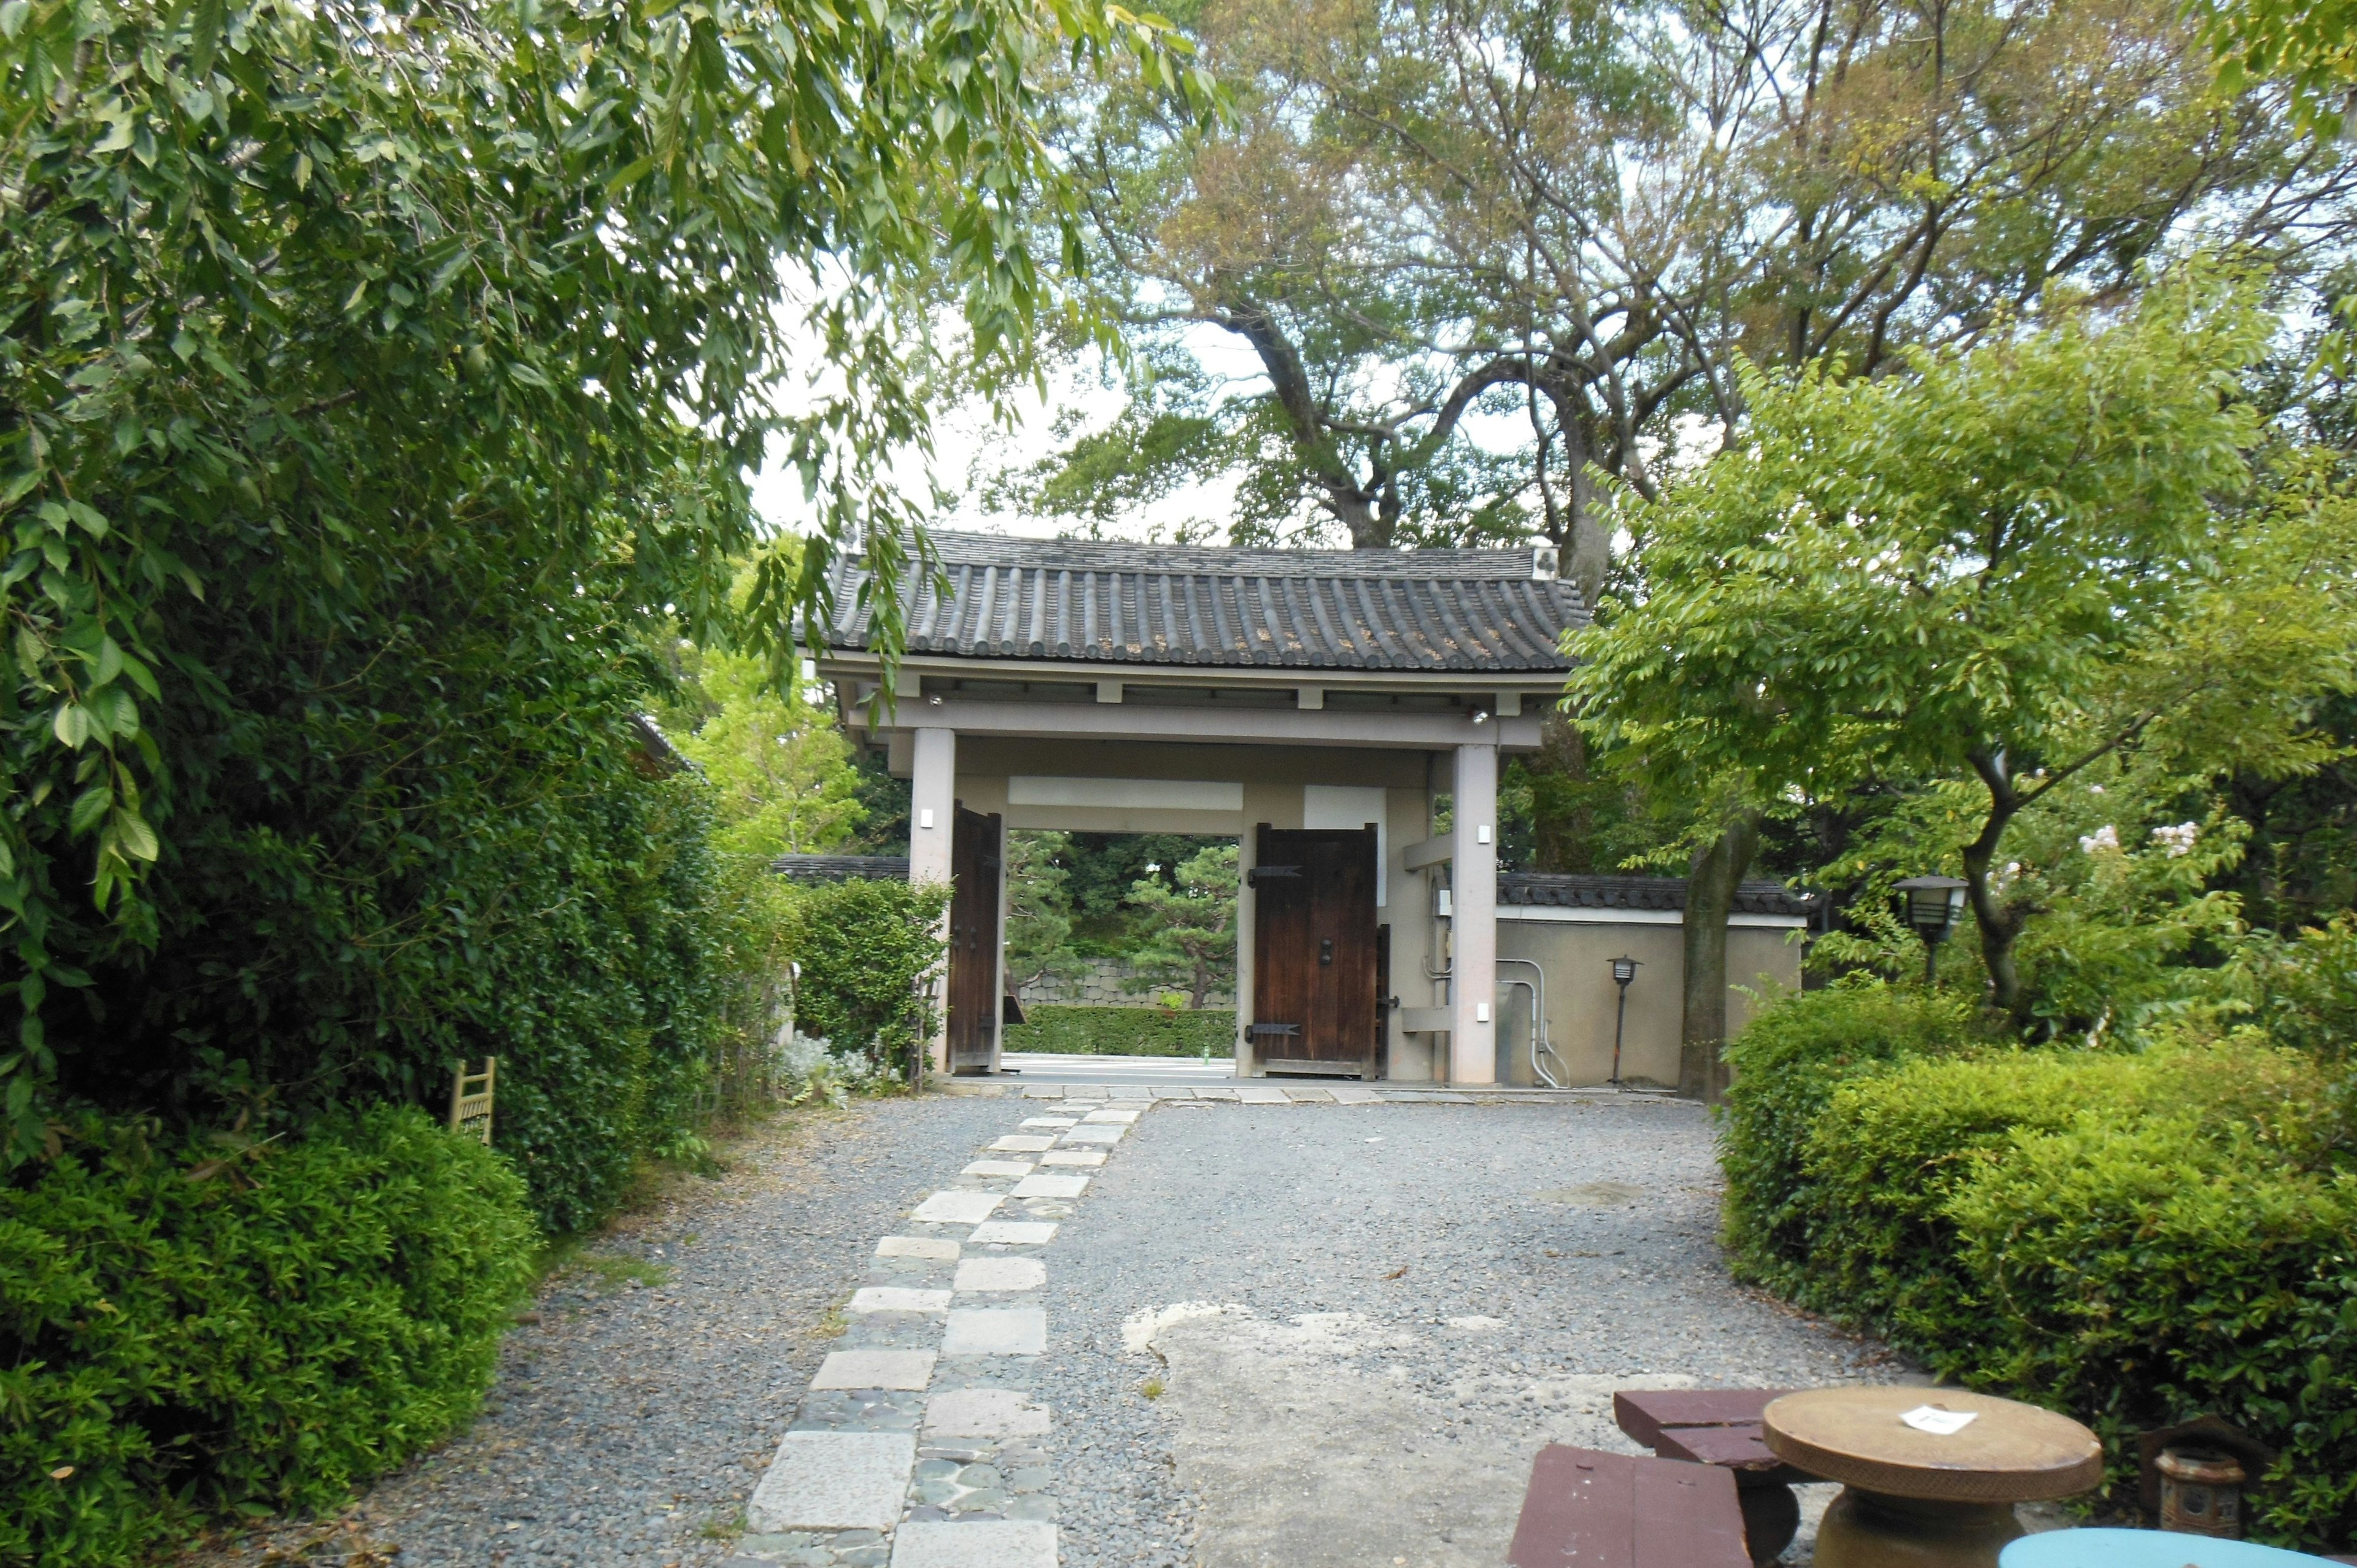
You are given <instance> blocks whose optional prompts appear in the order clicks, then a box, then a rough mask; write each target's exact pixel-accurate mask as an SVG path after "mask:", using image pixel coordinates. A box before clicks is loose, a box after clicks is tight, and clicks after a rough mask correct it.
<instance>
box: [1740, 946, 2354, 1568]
mask: <svg viewBox="0 0 2357 1568" xmlns="http://www.w3.org/2000/svg"><path fill="white" fill-rule="evenodd" d="M1820 994H1825V993H1820ZM1821 1005H1822V1004H1821ZM1871 1005H1872V1004H1868V1005H1867V1007H1864V1008H1861V1009H1860V1010H1859V1013H1858V1014H1856V1015H1843V1014H1841V1012H1840V1009H1839V1008H1838V1007H1834V1008H1832V1009H1830V1011H1831V1012H1832V1013H1833V1014H1834V1015H1836V1016H1850V1017H1854V1016H1857V1015H1863V1014H1864V1013H1865V1012H1867V1011H1870V1010H1871ZM1779 1027H1781V1030H1782V1033H1781V1035H1780V1034H1777V1033H1776V1029H1777V1028H1779ZM1769 1033H1770V1036H1772V1037H1774V1038H1777V1039H1780V1040H1782V1041H1784V1042H1785V1043H1787V1044H1791V1042H1792V1039H1793V1038H1794V1037H1795V1036H1796V1035H1797V1033H1798V1032H1797V1031H1796V1029H1795V1026H1794V1020H1793V1018H1792V1017H1791V1016H1787V1017H1785V1018H1784V1019H1782V1020H1781V1022H1780V1023H1779V1024H1778V1025H1775V1026H1771V1029H1770V1031H1769ZM1842 1034H1843V1031H1842V1029H1841V1028H1838V1027H1822V1028H1819V1029H1818V1030H1816V1031H1815V1032H1814V1034H1813V1036H1812V1037H1813V1038H1814V1039H1815V1040H1817V1041H1818V1042H1819V1043H1820V1044H1827V1043H1832V1042H1836V1041H1839V1040H1840V1039H1841V1037H1842ZM1759 1043H1760V1042H1758V1041H1753V1042H1752V1044H1753V1045H1755V1046H1757V1045H1758V1044H1759ZM1885 1043H1886V1045H1888V1044H1889V1043H1890V1042H1889V1041H1888V1040H1886V1042H1885ZM1912 1046H1913V1048H1912V1049H1910V1050H1909V1051H1908V1052H1906V1053H1905V1059H1900V1054H1901V1053H1900V1052H1899V1051H1896V1050H1889V1049H1886V1050H1884V1051H1882V1052H1879V1053H1875V1052H1853V1051H1847V1050H1841V1049H1820V1050H1816V1051H1814V1052H1808V1051H1801V1050H1797V1049H1796V1050H1794V1051H1792V1052H1791V1053H1788V1055H1787V1057H1786V1058H1785V1060H1786V1061H1787V1063H1788V1064H1789V1065H1791V1066H1792V1067H1793V1068H1795V1069H1798V1073H1799V1075H1800V1076H1802V1077H1803V1083H1802V1084H1800V1085H1799V1086H1797V1087H1795V1086H1792V1085H1784V1086H1781V1088H1782V1090H1783V1092H1781V1093H1780V1092H1778V1091H1777V1090H1778V1089H1779V1087H1780V1086H1777V1085H1772V1084H1762V1083H1760V1081H1758V1079H1757V1078H1756V1077H1755V1078H1753V1079H1751V1080H1749V1091H1748V1092H1749V1096H1750V1098H1749V1100H1748V1101H1738V1100H1737V1099H1736V1098H1735V1097H1734V1096H1733V1095H1730V1109H1731V1118H1730V1123H1729V1142H1730V1144H1734V1143H1735V1142H1736V1140H1737V1138H1738V1136H1740V1137H1741V1138H1742V1139H1744V1140H1745V1143H1744V1146H1745V1147H1746V1148H1747V1149H1749V1150H1753V1151H1763V1150H1764V1151H1767V1152H1769V1154H1770V1155H1772V1156H1773V1157H1772V1158H1763V1157H1759V1156H1758V1155H1755V1156H1754V1158H1753V1159H1752V1161H1751V1163H1750V1164H1749V1165H1747V1166H1745V1167H1744V1169H1745V1176H1744V1178H1743V1180H1744V1183H1745V1184H1751V1183H1757V1182H1760V1181H1763V1180H1776V1181H1781V1182H1783V1183H1785V1184H1786V1185H1785V1186H1784V1187H1781V1189H1779V1190H1777V1191H1775V1192H1762V1191H1760V1190H1758V1189H1756V1188H1755V1187H1750V1186H1749V1185H1744V1186H1742V1187H1740V1188H1739V1190H1740V1192H1741V1197H1742V1201H1741V1202H1739V1203H1738V1202H1736V1201H1733V1200H1732V1194H1731V1201H1730V1204H1729V1227H1730V1231H1731V1232H1732V1235H1731V1237H1730V1240H1731V1241H1732V1242H1733V1243H1734V1245H1735V1247H1736V1251H1737V1254H1738V1260H1739V1265H1740V1266H1741V1267H1742V1268H1743V1269H1744V1270H1745V1271H1746V1272H1747V1273H1749V1274H1750V1275H1751V1276H1752V1277H1755V1278H1765V1279H1767V1280H1768V1281H1769V1282H1770V1283H1772V1284H1773V1285H1774V1286H1775V1287H1776V1288H1777V1289H1779V1290H1781V1291H1782V1292H1784V1293H1785V1294H1788V1295H1790V1296H1792V1298H1793V1299H1795V1300H1796V1301H1799V1302H1800V1303H1802V1304H1803V1305H1807V1306H1810V1307H1813V1308H1814V1309H1817V1310H1820V1311H1823V1312H1824V1313H1826V1314H1828V1315H1829V1316H1834V1317H1835V1318H1837V1319H1839V1320H1842V1321H1844V1322H1847V1323H1850V1324H1853V1325H1855V1326H1860V1327H1864V1328H1868V1329H1871V1330H1873V1331H1876V1332H1878V1333H1880V1334H1882V1335H1884V1336H1886V1337H1889V1339H1890V1340H1891V1341H1892V1342H1893V1343H1895V1344H1897V1345H1899V1346H1900V1347H1902V1348H1906V1349H1908V1350H1910V1352H1912V1353H1914V1354H1916V1355H1918V1356H1920V1357H1921V1358H1922V1359H1924V1360H1925V1361H1926V1362H1927V1363H1928V1364H1929V1365H1931V1366H1932V1368H1933V1369H1936V1370H1939V1371H1941V1372H1943V1373H1945V1374H1947V1375H1949V1376H1952V1377H1954V1378H1957V1379H1959V1380H1963V1381H1965V1382H1967V1383H1971V1384H1973V1385H1975V1386H1978V1387H1984V1388H1990V1389H1995V1390H1998V1391H2004V1392H2007V1393H2010V1394H2013V1395H2015V1396H2017V1397H2020V1398H2025V1399H2029V1400H2034V1401H2037V1402H2040V1403H2044V1404H2047V1405H2050V1406H2052V1407H2054V1408H2056V1409H2060V1410H2063V1411H2066V1412H2070V1413H2071V1414H2072V1415H2074V1416H2077V1417H2079V1418H2080V1419H2082V1420H2085V1421H2088V1422H2090V1423H2093V1425H2094V1426H2095V1427H2096V1429H2097V1430H2098V1431H2099V1432H2100V1433H2101V1434H2103V1435H2104V1438H2105V1440H2106V1443H2107V1444H2108V1445H2109V1451H2110V1455H2111V1461H2112V1468H2111V1480H2112V1482H2113V1484H2114V1485H2115V1486H2118V1485H2119V1484H2121V1483H2123V1482H2126V1480H2128V1478H2129V1477H2131V1476H2132V1475H2133V1463H2132V1460H2131V1458H2130V1457H2129V1454H2128V1451H2127V1447H2126V1443H2125V1440H2126V1438H2128V1437H2130V1436H2132V1435H2134V1434H2136V1433H2138V1432H2142V1431H2147V1430H2149V1429H2151V1428H2153V1427H2156V1426H2160V1425H2164V1424H2167V1423H2171V1422H2175V1421H2179V1420H2183V1419H2186V1418H2188V1417H2190V1416H2192V1415H2196V1414H2201V1413H2204V1412H2212V1413H2216V1414H2220V1415H2222V1416H2224V1417H2226V1418H2227V1419H2228V1420H2231V1421H2233V1422H2235V1423H2237V1424H2239V1425H2241V1426H2243V1427H2244V1429H2245V1430H2247V1431H2249V1432H2251V1433H2252V1434H2254V1435H2255V1436H2257V1437H2258V1438H2260V1439H2261V1440H2262V1441H2264V1442H2266V1443H2268V1444H2271V1445H2273V1446H2275V1447H2276V1449H2277V1450H2278V1451H2279V1453H2280V1454H2281V1455H2282V1458H2281V1461H2280V1462H2279V1464H2278V1465H2277V1466H2276V1469H2275V1470H2274V1471H2273V1472H2272V1473H2271V1474H2270V1475H2269V1476H2268V1477H2267V1478H2266V1485H2265V1486H2264V1487H2262V1488H2261V1489H2260V1491H2259V1492H2258V1494H2257V1495H2256V1497H2255V1501H2254V1508H2255V1511H2254V1519H2255V1521H2256V1524H2257V1526H2258V1528H2259V1529H2260V1530H2262V1531H2263V1532H2264V1533H2266V1534H2267V1535H2268V1536H2270V1537H2272V1538H2273V1539H2276V1540H2279V1541H2287V1542H2298V1543H2304V1544H2308V1545H2317V1544H2321V1543H2326V1542H2338V1541H2346V1540H2347V1539H2349V1536H2350V1532H2351V1531H2352V1529H2357V1480H2352V1476H2357V1249H2352V1245H2351V1238H2352V1236H2357V1172H2352V1171H2351V1170H2350V1169H2349V1168H2347V1165H2346V1163H2345V1160H2343V1158H2342V1157H2341V1155H2340V1154H2339V1153H2338V1150H2339V1146H2340V1144H2341V1137H2342V1132H2343V1129H2342V1128H2341V1120H2340V1112H2339V1109H2338V1107H2337V1105H2336V1102H2335V1101H2334V1098H2333V1096H2332V1094H2331V1093H2330V1089H2331V1086H2332V1083H2333V1081H2334V1079H2335V1073H2334V1070H2333V1068H2332V1066H2331V1064H2330V1063H2326V1062H2319V1060H2318V1059H2317V1058H2316V1057H2315V1056H2313V1055H2311V1054H2309V1053H2308V1052H2304V1051H2298V1050H2291V1049H2287V1048H2284V1047H2279V1046H2276V1045H2274V1044H2272V1043H2271V1042H2270V1040H2269V1038H2268V1036H2266V1034H2264V1033H2262V1032H2261V1031H2260V1030H2258V1029H2256V1028H2252V1027H2245V1028H2243V1029H2239V1030H2237V1031H2235V1032H2234V1033H2233V1034H2232V1035H2230V1036H2227V1037H2226V1038H2224V1039H2222V1040H2212V1041H2201V1040H2190V1039H2184V1038H2171V1037H2170V1036H2169V1035H2168V1034H2167V1033H2166V1032H2162V1033H2161V1034H2160V1035H2159V1036H2158V1043H2157V1044H2156V1045H2155V1046H2154V1047H2152V1048H2149V1049H2147V1050H2145V1051H2142V1052H2137V1053H2134V1054H2129V1053H2105V1052H2094V1051H2086V1050H2038V1051H2026V1050H2019V1049H2012V1048H2005V1047H1996V1046H1994V1045H1987V1044H1980V1045H1975V1046H1972V1047H1970V1048H1966V1049H1954V1048H1951V1049H1949V1050H1947V1051H1946V1052H1944V1053H1941V1052H1938V1051H1936V1050H1933V1049H1927V1048H1924V1047H1925V1041H1924V1040H1922V1039H1921V1038H1920V1037H1919V1038H1917V1039H1916V1040H1914V1041H1913V1042H1912ZM1763 1054H1764V1053H1763ZM1845 1063H1846V1068H1847V1069H1848V1071H1849V1073H1850V1076H1849V1077H1847V1078H1846V1079H1837V1078H1834V1077H1832V1074H1833V1072H1834V1070H1835V1068H1836V1067H1837V1066H1840V1065H1843V1064H1845ZM1759 1069H1760V1062H1759V1060H1758V1059H1757V1058H1754V1059H1753V1061H1752V1062H1750V1063H1749V1064H1748V1065H1747V1066H1746V1067H1745V1069H1744V1070H1750V1071H1755V1072H1756V1071H1758V1070H1759ZM1746 1081H1747V1080H1746V1079H1742V1078H1738V1080H1737V1088H1738V1090H1744V1089H1745V1085H1746ZM1806 1107H1813V1110H1805V1111H1804V1109H1803V1108H1806ZM1747 1119H1749V1125H1747ZM1732 1170H1733V1165H1732V1162H1730V1172H1732ZM1730 1187H1731V1188H1737V1187H1738V1184H1736V1183H1734V1182H1732V1181H1731V1183H1730ZM1761 1223H1766V1224H1770V1225H1773V1226H1774V1227H1776V1229H1775V1230H1773V1231H1772V1232H1770V1233H1768V1234H1766V1235H1764V1236H1763V1235H1760V1234H1745V1233H1744V1232H1743V1231H1742V1230H1739V1229H1738V1227H1740V1226H1743V1225H1747V1224H1761Z"/></svg>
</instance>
